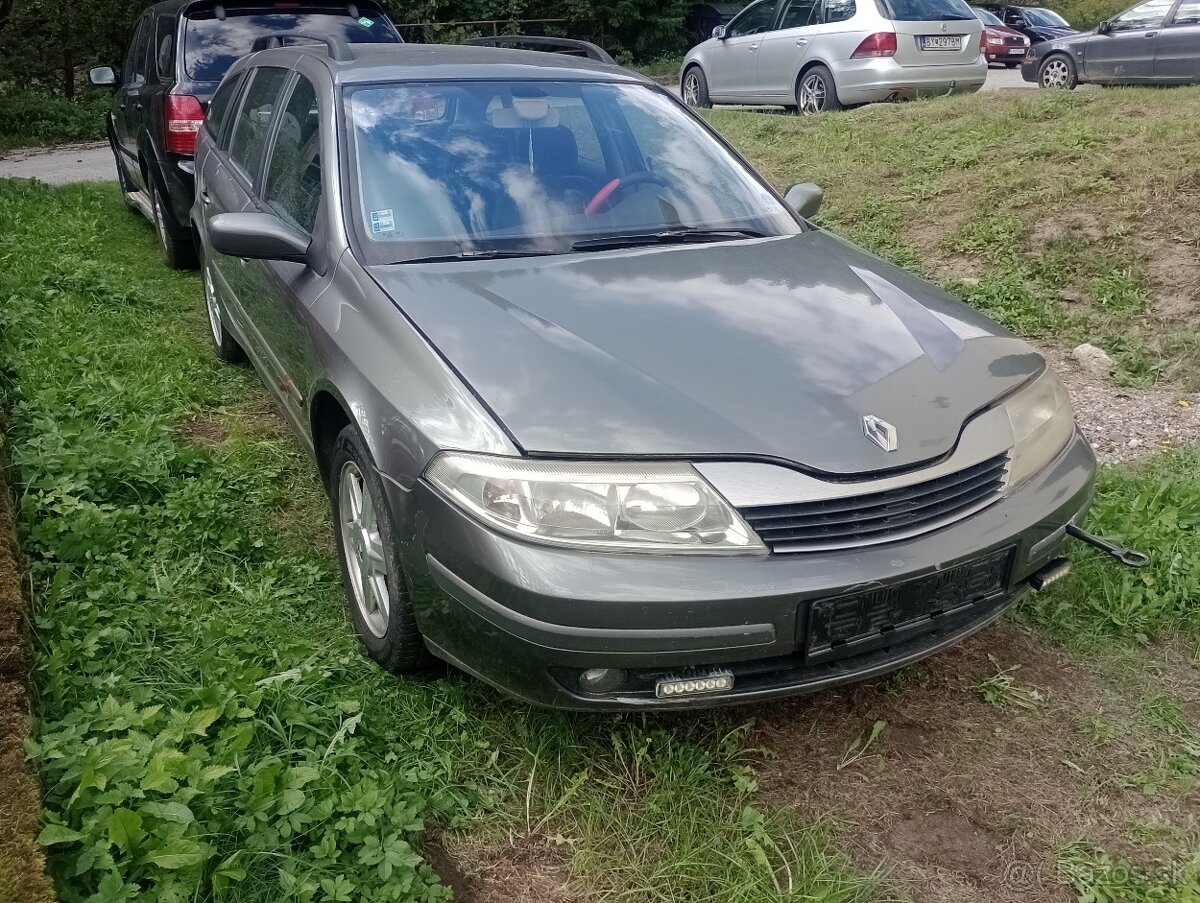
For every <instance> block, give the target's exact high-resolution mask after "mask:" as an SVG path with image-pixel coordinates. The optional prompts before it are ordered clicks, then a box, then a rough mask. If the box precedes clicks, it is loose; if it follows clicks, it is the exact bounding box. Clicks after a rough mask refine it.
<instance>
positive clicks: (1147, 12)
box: [1111, 0, 1173, 31]
mask: <svg viewBox="0 0 1200 903" xmlns="http://www.w3.org/2000/svg"><path fill="white" fill-rule="evenodd" d="M1172 5H1173V0H1146V2H1145V3H1139V4H1138V5H1137V6H1135V7H1134V8H1133V9H1128V10H1126V11H1125V12H1123V13H1121V15H1119V16H1117V17H1116V18H1115V19H1113V20H1112V23H1111V30H1112V31H1144V30H1145V29H1148V28H1161V27H1162V24H1163V22H1165V21H1166V18H1167V13H1168V12H1169V11H1170V9H1171V7H1172Z"/></svg>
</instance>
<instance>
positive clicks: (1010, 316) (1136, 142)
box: [708, 88, 1200, 389]
mask: <svg viewBox="0 0 1200 903" xmlns="http://www.w3.org/2000/svg"><path fill="white" fill-rule="evenodd" d="M708 116H709V121H710V122H712V123H713V125H715V126H716V127H717V128H718V129H720V130H721V132H722V133H723V134H725V135H726V136H727V137H728V138H729V139H730V140H731V141H732V142H733V143H734V144H735V145H737V146H738V147H739V148H740V149H742V150H743V152H745V154H746V155H747V156H748V157H749V159H750V160H751V161H752V162H753V163H754V164H755V165H756V166H758V167H759V168H760V169H761V170H762V171H763V172H764V173H765V174H766V175H767V176H768V177H769V178H770V179H771V180H772V181H773V182H774V183H775V184H776V185H778V186H780V187H782V186H786V185H788V184H790V183H792V182H803V181H812V182H816V183H818V184H820V185H822V186H823V187H824V188H825V189H826V192H827V202H826V207H825V212H823V213H822V216H821V219H822V221H823V222H825V223H826V224H828V225H829V226H830V227H831V228H833V229H834V230H836V231H838V232H840V233H842V234H845V235H847V236H849V237H851V238H853V239H855V240H857V241H859V242H861V243H862V244H865V245H866V246H868V247H870V248H872V249H874V250H876V251H878V252H880V253H882V254H884V255H885V256H888V257H891V258H893V259H894V260H896V261H898V262H899V263H901V264H903V265H905V266H908V267H910V268H913V269H917V270H921V271H924V272H925V273H926V274H927V275H929V276H932V277H933V278H935V279H936V280H937V281H939V282H941V283H942V284H943V285H945V286H947V287H948V288H950V289H951V290H952V291H955V292H956V293H958V294H959V295H961V296H963V297H965V298H966V299H967V300H969V301H970V302H972V303H973V304H975V305H976V306H978V307H980V308H982V309H984V310H986V311H987V312H988V313H990V314H992V315H993V316H995V317H996V318H997V319H998V320H1000V321H1001V322H1002V323H1004V324H1005V325H1007V326H1009V327H1010V328H1012V329H1014V330H1016V331H1017V332H1019V333H1021V334H1023V335H1026V336H1031V337H1035V338H1042V339H1045V340H1047V341H1050V342H1053V343H1055V344H1059V345H1062V346H1064V347H1070V346H1071V345H1073V344H1075V343H1078V342H1081V341H1092V342H1095V343H1097V344H1100V345H1102V346H1103V347H1105V348H1106V349H1107V350H1108V351H1110V352H1111V353H1113V354H1114V355H1115V357H1116V358H1117V360H1118V362H1119V363H1120V365H1121V376H1122V377H1123V378H1124V379H1125V380H1126V381H1127V382H1130V383H1134V384H1144V383H1148V382H1152V381H1155V380H1159V379H1177V380H1180V381H1182V382H1183V383H1185V384H1186V385H1187V386H1188V387H1189V388H1193V389H1194V388H1197V387H1200V340H1197V338H1196V334H1195V328H1194V322H1195V316H1196V312H1197V311H1198V310H1200V129H1197V128H1196V126H1195V124H1196V122H1197V121H1198V120H1200V88H1188V89H1178V90H1161V91H1146V90H1130V89H1124V90H1109V91H1094V92H1075V93H1071V94H1067V93H1050V92H1006V93H1002V94H992V95H986V96H984V95H980V96H977V97H959V98H949V99H941V100H938V101H931V102H923V103H913V104H907V105H905V106H902V107H884V106H878V107H867V108H863V109H860V110H855V111H852V112H849V113H845V114H839V115H834V116H819V117H815V118H811V119H800V118H796V117H789V116H762V115H754V114H747V113H739V112H728V111H717V112H713V113H710V114H708Z"/></svg>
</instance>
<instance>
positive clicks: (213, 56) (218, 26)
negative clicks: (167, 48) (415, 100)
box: [183, 10, 400, 82]
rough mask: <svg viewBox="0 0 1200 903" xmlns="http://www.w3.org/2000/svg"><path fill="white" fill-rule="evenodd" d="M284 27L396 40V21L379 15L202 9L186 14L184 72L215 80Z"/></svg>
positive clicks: (362, 38)
mask: <svg viewBox="0 0 1200 903" xmlns="http://www.w3.org/2000/svg"><path fill="white" fill-rule="evenodd" d="M366 23H370V24H366ZM287 32H298V33H301V34H308V35H315V36H324V35H336V36H339V37H341V38H342V39H343V40H344V41H347V42H349V43H356V44H362V43H371V42H374V43H379V44H394V43H398V42H399V41H400V35H399V34H397V33H396V29H395V27H394V26H393V25H392V24H391V22H389V21H388V20H387V19H385V18H383V17H382V16H380V17H379V18H368V17H367V16H363V18H361V19H351V18H350V17H349V15H347V14H346V13H344V12H342V13H332V12H328V13H322V12H297V13H260V14H257V15H238V14H237V13H236V12H235V11H233V10H230V11H229V15H228V17H227V18H226V19H225V21H223V22H222V21H221V20H220V19H217V18H216V17H215V16H214V15H212V13H207V14H204V13H201V14H199V15H196V16H194V17H189V18H188V19H187V26H186V28H185V30H184V36H183V52H184V67H185V69H186V70H187V74H188V77H189V78H191V79H193V80H195V81H198V82H219V81H220V80H221V79H222V78H223V77H224V76H225V73H226V72H228V71H229V67H230V66H232V65H233V64H234V63H235V62H237V61H238V60H239V59H240V58H241V57H244V56H245V55H246V54H247V53H249V52H250V50H251V48H253V46H254V42H255V41H257V40H258V39H259V38H262V37H266V36H268V35H274V34H285V33H287Z"/></svg>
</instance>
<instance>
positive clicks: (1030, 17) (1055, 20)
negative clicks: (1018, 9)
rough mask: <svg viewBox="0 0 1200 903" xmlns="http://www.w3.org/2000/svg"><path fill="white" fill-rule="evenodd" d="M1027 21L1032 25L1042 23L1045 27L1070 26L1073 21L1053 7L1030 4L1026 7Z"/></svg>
mask: <svg viewBox="0 0 1200 903" xmlns="http://www.w3.org/2000/svg"><path fill="white" fill-rule="evenodd" d="M1024 12H1025V21H1026V22H1028V23H1029V24H1030V25H1041V26H1042V27H1043V28H1070V27H1071V23H1070V22H1068V21H1067V20H1066V19H1064V18H1063V17H1062V16H1060V15H1059V14H1058V13H1056V12H1055V11H1054V10H1052V9H1042V8H1041V7H1039V6H1030V7H1027V8H1026V9H1025V11H1024Z"/></svg>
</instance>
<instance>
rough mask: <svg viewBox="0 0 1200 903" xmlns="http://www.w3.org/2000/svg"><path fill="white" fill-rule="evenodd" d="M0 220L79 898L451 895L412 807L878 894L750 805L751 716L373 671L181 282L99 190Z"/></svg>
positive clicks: (311, 486)
mask: <svg viewBox="0 0 1200 903" xmlns="http://www.w3.org/2000/svg"><path fill="white" fill-rule="evenodd" d="M0 223H2V224H3V225H2V228H0V297H3V298H5V299H7V300H6V301H5V303H4V304H3V305H2V307H0V359H2V360H4V361H5V363H6V369H7V371H8V374H9V378H8V379H7V380H6V381H5V394H6V402H7V404H8V406H9V407H10V408H11V411H12V430H11V439H12V443H13V449H14V451H13V456H14V462H15V465H16V470H17V473H18V475H19V485H20V488H21V491H22V493H23V497H22V503H21V510H20V523H21V526H22V529H23V531H24V535H23V540H24V543H25V547H26V549H27V552H28V555H29V559H30V572H31V580H32V586H33V592H34V598H35V614H36V626H37V631H38V636H39V642H38V648H37V650H36V656H35V660H34V671H33V674H34V679H35V682H36V684H37V686H38V689H39V692H40V702H39V715H40V720H39V723H38V724H37V725H36V729H35V738H36V744H35V747H34V751H35V757H36V759H37V761H38V764H39V766H40V768H41V771H42V775H43V784H44V787H45V791H46V807H47V818H48V819H49V824H48V826H47V828H46V830H45V831H44V832H43V835H42V837H43V840H44V841H45V842H46V843H48V844H49V845H50V846H49V852H50V865H51V870H52V872H53V874H54V876H55V878H56V881H57V884H58V888H59V891H60V894H61V897H62V899H63V900H64V901H68V903H69V901H75V900H82V899H84V898H85V897H87V896H88V895H89V894H91V893H94V892H97V891H98V890H99V892H101V893H102V894H104V895H106V896H104V897H103V899H105V900H110V899H111V900H118V899H125V898H126V897H125V895H133V896H136V895H138V894H142V895H146V896H147V897H148V896H149V895H153V896H154V897H155V898H156V899H159V900H169V899H181V898H182V897H185V896H186V897H188V898H189V899H190V898H193V897H199V898H202V899H204V898H208V897H210V896H211V895H212V894H213V893H214V892H216V891H218V890H219V891H221V893H220V899H222V900H238V901H248V900H264V901H265V900H270V901H278V900H285V899H297V900H341V899H355V900H359V899H363V900H366V899H394V898H398V899H425V900H434V899H441V898H442V891H441V890H440V889H439V888H438V887H437V886H436V885H435V884H434V883H433V882H434V880H435V879H434V877H433V875H432V874H431V873H430V872H429V871H428V869H427V867H426V866H424V865H423V864H422V863H421V859H420V857H419V855H417V854H416V853H414V850H419V849H420V847H421V843H422V840H423V838H424V836H425V826H427V825H440V826H448V825H449V826H453V825H458V826H460V827H462V829H463V830H461V831H459V832H458V833H457V835H456V836H455V837H454V838H453V841H454V845H455V847H456V848H457V849H459V850H465V854H466V856H468V857H471V856H472V855H473V853H474V852H477V851H486V850H487V849H488V848H489V847H491V846H495V845H499V846H501V847H503V846H504V845H505V844H506V843H508V842H509V840H510V839H511V840H512V841H513V842H514V843H516V844H518V845H522V846H532V847H534V848H537V849H538V850H539V855H541V856H544V857H545V856H549V857H552V858H555V859H558V860H562V861H564V862H569V864H570V867H571V870H572V871H573V872H574V873H575V874H576V875H583V876H585V877H586V878H587V880H588V883H589V885H590V886H591V887H592V888H593V889H595V890H597V891H599V892H601V893H604V892H608V893H610V894H614V895H615V894H618V893H629V894H632V895H633V897H634V898H639V899H641V898H649V897H650V896H651V893H652V892H651V890H650V889H651V888H653V889H654V890H653V893H654V894H657V897H656V898H657V899H662V900H670V901H691V900H698V899H705V900H709V899H711V900H720V901H746V903H749V901H755V903H758V901H769V900H779V899H783V897H784V896H785V894H786V891H787V890H788V888H794V890H795V891H796V892H797V893H802V894H811V895H813V896H814V897H819V898H821V899H827V900H830V901H837V900H850V899H856V898H858V897H859V896H860V895H861V894H862V893H863V892H864V888H865V887H866V886H867V885H866V884H864V882H863V880H862V878H860V877H858V876H856V875H855V874H854V873H853V872H852V871H850V870H848V869H847V867H846V865H845V864H844V862H842V861H841V860H840V859H839V858H838V856H837V855H836V854H835V853H833V852H831V850H830V848H829V847H828V845H827V843H826V841H825V838H824V834H823V832H822V831H821V830H820V829H818V828H815V827H813V826H811V825H803V824H794V823H790V822H789V821H788V820H786V819H781V818H777V817H771V816H763V815H761V814H760V813H758V812H757V811H756V810H755V808H754V784H753V780H752V778H751V777H750V772H749V771H748V768H749V766H751V765H752V764H753V763H754V761H755V760H756V754H755V753H754V752H753V751H752V750H750V749H747V748H746V744H745V739H744V731H743V730H742V729H741V728H740V727H739V722H738V721H737V720H736V719H737V714H736V713H733V714H728V713H725V714H717V715H713V716H711V717H709V716H706V717H704V718H700V719H671V718H660V719H654V718H641V717H638V718H617V719H614V718H602V717H587V718H585V717H577V716H572V715H561V714H549V713H544V712H539V711H531V710H527V709H525V708H523V707H520V706H517V705H514V704H511V703H509V702H507V701H504V700H501V699H499V698H498V697H497V696H496V695H495V694H494V693H493V692H491V691H490V690H487V689H485V688H483V687H481V686H479V685H478V684H476V683H474V682H471V681H465V680H463V679H461V678H459V677H456V676H447V677H445V678H442V679H434V680H430V681H428V682H424V683H423V682H420V681H403V682H401V681H396V680H394V679H392V678H389V677H387V676H385V675H384V674H383V673H381V672H379V671H378V670H377V669H376V668H375V667H374V666H373V665H371V664H370V663H369V662H367V661H366V660H365V659H364V658H363V657H362V656H361V655H360V654H359V653H358V651H357V650H356V648H355V645H354V643H353V641H352V639H351V638H350V635H349V632H348V630H347V628H346V625H345V622H344V617H343V613H342V609H341V589H340V585H339V581H338V578H337V574H336V568H335V564H334V561H333V559H332V556H331V555H330V554H329V551H328V547H329V543H328V541H318V542H314V541H313V534H314V532H316V533H318V534H319V535H320V537H321V538H322V540H324V539H325V533H326V531H327V529H328V528H327V526H325V525H326V517H327V515H326V506H325V503H324V500H323V497H322V495H321V493H320V491H319V489H318V487H317V485H316V484H315V481H314V480H313V476H312V471H311V467H310V466H309V464H308V462H307V461H306V460H305V459H303V458H302V457H301V455H300V453H299V452H298V450H297V447H296V445H295V444H294V443H293V441H292V440H291V439H290V438H288V437H287V436H285V435H283V434H282V433H281V432H279V430H278V428H277V427H276V426H273V424H276V423H277V421H276V420H275V419H274V418H272V417H270V416H267V417H264V416H263V415H264V411H265V409H267V408H268V407H269V405H268V403H267V401H266V399H265V396H264V394H263V391H262V389H261V387H260V386H259V385H258V383H257V380H256V378H255V377H254V375H253V373H252V372H251V371H250V370H248V369H245V368H222V367H219V366H218V365H217V364H216V363H215V362H214V361H213V359H212V357H211V353H210V351H209V348H208V342H207V338H206V335H205V331H204V330H205V327H204V321H203V317H202V313H201V304H200V300H199V298H200V289H199V285H198V282H197V280H196V278H195V277H194V276H192V275H180V274H175V273H171V272H168V271H166V270H165V269H164V268H163V266H162V264H161V262H160V261H159V259H158V257H157V254H156V253H155V247H154V244H153V238H152V236H151V234H150V232H149V230H148V227H147V226H146V225H145V224H144V223H142V222H141V221H140V220H138V219H136V218H134V217H132V216H131V215H129V214H128V213H126V212H125V211H124V210H123V209H122V206H121V203H120V200H119V199H118V197H117V194H116V192H115V189H114V188H112V187H108V186H106V187H73V188H68V189H64V190H58V191H52V190H48V189H45V188H44V187H38V186H34V187H23V186H16V185H12V184H5V183H0ZM65 233H69V235H70V241H69V242H64V241H63V238H64V234H65ZM198 413H199V414H200V415H202V416H203V417H205V418H208V419H209V420H211V421H213V422H212V423H210V424H209V428H207V429H205V430H203V431H198V430H196V429H195V425H194V424H192V425H191V426H188V427H186V430H187V432H188V433H189V434H192V435H196V434H199V433H200V432H203V433H204V434H205V435H206V436H207V437H209V439H210V440H212V438H213V437H214V436H215V437H216V439H217V440H221V441H216V442H211V441H210V444H209V445H206V446H202V445H198V444H196V443H195V442H192V441H190V440H189V439H187V438H185V437H184V436H183V435H182V432H183V430H184V428H183V427H181V425H182V424H185V423H187V422H188V418H189V417H191V416H192V415H194V414H198ZM226 434H227V435H226ZM314 525H315V526H316V529H315V530H314ZM546 837H556V838H558V842H557V843H550V842H548V841H546V840H545V838H546ZM480 855H483V853H480ZM405 888H408V889H409V890H408V891H407V892H406V891H405Z"/></svg>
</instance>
